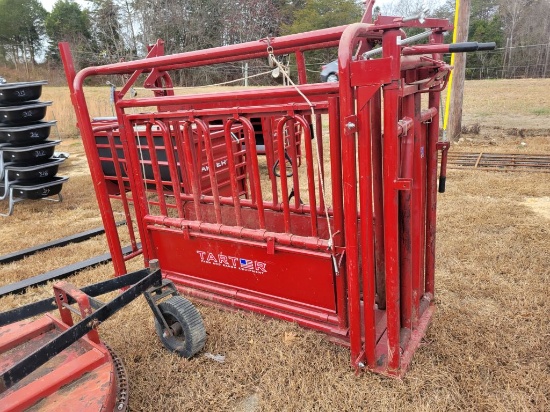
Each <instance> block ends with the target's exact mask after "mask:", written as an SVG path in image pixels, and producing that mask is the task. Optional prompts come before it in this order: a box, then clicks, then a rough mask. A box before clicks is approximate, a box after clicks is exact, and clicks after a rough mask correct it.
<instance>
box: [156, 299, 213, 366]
mask: <svg viewBox="0 0 550 412" xmlns="http://www.w3.org/2000/svg"><path fill="white" fill-rule="evenodd" d="M158 307H159V309H160V312H161V313H162V315H163V316H164V319H165V320H166V323H167V324H168V326H169V327H170V330H171V332H172V335H167V336H165V334H164V331H163V326H162V325H161V324H160V323H159V322H158V321H157V320H156V319H155V329H156V330H157V335H158V336H159V338H160V341H161V342H162V344H163V345H164V347H165V348H166V349H168V350H170V351H172V352H176V353H177V354H179V355H180V356H182V357H184V358H191V357H192V356H193V355H195V354H196V353H197V352H199V351H200V350H201V349H202V348H203V347H204V343H205V342H206V330H205V329H204V323H203V322H202V317H201V315H200V313H199V311H198V310H197V309H196V308H195V306H193V304H192V303H191V302H189V301H188V300H187V299H185V298H183V297H181V296H172V297H171V298H170V299H168V300H166V301H164V302H162V303H161V304H160V305H159V306H158Z"/></svg>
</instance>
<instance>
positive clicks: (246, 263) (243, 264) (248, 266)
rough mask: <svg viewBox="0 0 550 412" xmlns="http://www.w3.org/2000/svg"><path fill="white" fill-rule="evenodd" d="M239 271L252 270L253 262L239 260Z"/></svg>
mask: <svg viewBox="0 0 550 412" xmlns="http://www.w3.org/2000/svg"><path fill="white" fill-rule="evenodd" d="M241 269H246V270H254V262H253V261H252V260H248V259H241Z"/></svg>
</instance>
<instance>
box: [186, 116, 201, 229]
mask: <svg viewBox="0 0 550 412" xmlns="http://www.w3.org/2000/svg"><path fill="white" fill-rule="evenodd" d="M182 126H183V145H184V151H185V163H186V166H187V176H189V178H190V180H191V190H192V192H193V203H194V205H193V206H194V207H195V219H197V220H199V221H200V220H202V214H201V205H200V202H201V183H200V168H198V170H197V165H196V163H198V162H199V161H200V160H197V159H194V157H193V152H194V151H193V149H192V147H191V145H192V144H193V136H192V135H193V129H192V123H191V122H190V121H186V122H184V123H182ZM199 155H200V154H199ZM199 159H200V157H199Z"/></svg>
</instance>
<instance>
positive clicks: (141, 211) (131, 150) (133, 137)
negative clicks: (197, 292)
mask: <svg viewBox="0 0 550 412" xmlns="http://www.w3.org/2000/svg"><path fill="white" fill-rule="evenodd" d="M115 111H116V114H117V119H118V123H119V131H120V142H121V144H122V150H123V153H124V158H125V159H126V168H127V170H128V177H129V179H128V181H129V183H130V190H131V192H132V200H133V203H134V210H135V213H136V222H137V225H138V230H139V235H140V239H141V246H142V250H143V259H144V263H145V266H148V265H149V259H153V258H154V257H156V251H155V250H154V248H153V247H152V244H151V238H150V236H149V235H148V232H147V229H146V227H145V226H146V225H145V223H144V217H145V216H146V215H147V214H148V213H149V205H148V204H147V193H146V190H145V180H144V177H142V176H141V167H140V165H141V163H140V159H139V156H138V149H137V144H138V143H139V139H140V136H139V132H136V133H135V132H134V128H133V125H132V124H131V123H130V120H129V119H128V118H127V117H126V116H125V114H124V111H123V109H121V108H120V107H119V106H117V105H115ZM83 141H84V139H83ZM111 213H112V211H111ZM118 248H120V241H119V243H118ZM109 250H110V251H111V255H112V254H113V252H112V251H113V249H112V248H110V247H109ZM125 273H126V272H123V273H121V275H122V274H125Z"/></svg>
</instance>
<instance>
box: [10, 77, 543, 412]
mask: <svg viewBox="0 0 550 412" xmlns="http://www.w3.org/2000/svg"><path fill="white" fill-rule="evenodd" d="M549 89H550V80H515V81H473V82H467V83H466V93H465V107H464V113H465V121H464V123H465V125H467V126H469V125H473V124H475V123H479V124H480V125H481V129H480V131H479V132H478V133H477V134H468V135H465V136H464V139H463V140H462V141H461V142H460V143H459V144H458V145H454V146H453V148H452V150H459V151H494V152H517V151H518V150H521V151H522V152H524V153H550V132H548V129H547V128H548V127H549V126H547V123H548V122H549V121H550V103H549V100H548V99H549V97H548V93H547V92H546V91H547V90H549ZM518 96H521V98H518ZM44 98H45V99H51V100H54V106H53V111H52V112H50V115H53V114H54V113H55V118H56V119H57V120H58V122H59V131H60V135H61V137H62V138H63V143H62V149H61V150H63V151H67V152H70V153H71V157H70V158H69V159H68V160H67V162H66V163H65V164H64V165H63V166H62V168H61V170H60V174H61V175H68V176H70V181H69V182H68V183H67V184H66V186H65V187H64V189H63V194H64V197H65V201H64V202H63V203H61V204H50V203H46V202H23V203H21V204H17V205H16V209H15V212H14V214H13V216H11V217H9V218H4V219H3V220H2V221H0V225H1V230H2V236H1V237H0V254H3V253H8V252H11V251H15V250H19V249H21V248H24V247H28V246H32V245H35V244H38V243H42V242H45V241H48V240H52V239H56V238H59V237H61V236H65V235H69V234H72V233H76V232H79V231H82V230H86V229H90V228H93V227H97V226H100V225H101V219H100V217H99V211H98V209H97V205H96V202H95V197H94V194H93V188H92V183H91V180H90V176H89V173H88V172H87V165H86V161H85V156H84V153H83V149H82V145H81V141H80V139H78V138H75V136H76V133H77V131H76V128H75V126H74V124H75V119H74V115H73V112H72V107H71V106H70V102H69V100H68V96H67V91H66V89H64V88H46V89H45V92H44ZM89 99H90V102H93V105H95V106H94V109H93V110H94V111H97V113H95V114H96V115H109V114H110V107H109V102H108V88H98V89H94V90H92V91H91V93H90V95H89ZM514 128H515V129H522V130H524V132H523V133H515V134H514V132H513V131H512V129H514ZM521 142H524V143H526V144H525V145H521V144H520V143H521ZM0 206H1V207H6V206H7V205H6V203H5V202H0ZM549 210H550V185H549V183H548V174H545V173H525V172H511V173H499V172H481V171H466V170H462V171H461V170H449V171H448V174H447V192H446V193H445V194H444V195H440V197H439V209H438V234H437V261H436V265H437V269H436V298H437V304H438V310H437V312H436V314H435V317H434V319H433V322H432V325H431V326H430V328H429V331H428V334H427V335H426V337H425V339H424V340H423V344H422V346H421V348H420V349H419V350H418V351H417V353H416V354H415V356H414V359H413V362H412V365H411V367H410V370H409V372H408V373H407V375H406V377H405V378H404V379H403V380H400V381H396V380H390V379H387V378H383V377H380V376H376V375H373V374H369V373H367V374H364V375H360V376H356V375H355V374H354V373H353V371H352V370H351V369H350V367H349V351H348V350H347V349H345V348H342V347H339V346H336V345H334V344H332V343H331V342H329V341H327V340H326V339H325V337H324V336H323V335H321V334H318V333H315V332H311V331H308V330H305V329H301V328H299V327H297V326H296V325H293V324H289V323H285V322H280V321H275V320H271V319H267V318H265V317H262V316H257V315H252V314H247V313H242V312H231V313H228V312H224V311H221V310H219V309H216V308H212V307H207V306H202V305H200V306H199V309H200V311H201V313H202V315H203V318H204V320H205V323H206V328H207V332H208V340H207V343H206V347H205V349H204V351H203V352H202V353H201V354H199V355H198V356H197V357H195V358H194V359H192V360H183V359H181V358H178V357H177V356H175V355H173V354H170V353H168V352H167V351H166V350H164V349H163V347H162V345H161V344H160V342H159V340H158V339H157V337H156V334H155V332H154V327H153V320H152V316H151V314H150V311H149V309H148V308H147V307H146V303H145V301H144V300H143V299H139V300H137V301H135V302H134V303H132V304H131V305H130V306H129V307H128V308H126V309H125V310H123V311H121V312H120V313H119V314H117V315H116V316H115V317H114V318H113V319H111V320H109V321H107V322H106V323H104V324H103V325H102V326H101V328H100V333H101V336H102V338H103V339H104V341H105V342H107V343H108V344H109V345H110V346H111V347H112V348H113V349H114V350H115V351H116V352H117V354H118V355H119V356H120V357H121V358H122V359H123V361H124V363H125V365H126V368H127V371H128V375H129V380H130V385H131V386H130V389H131V393H130V399H131V402H130V406H131V409H132V410H133V411H159V410H171V411H183V410H197V411H220V410H227V411H246V412H253V411H317V410H330V411H357V410H367V409H370V410H383V411H386V410H388V411H401V410H408V411H449V410H469V411H541V412H542V411H548V410H550V380H549V376H550V357H548V341H549V338H550V322H549V314H550V300H549V299H548V296H550V269H549V267H548V256H549V255H550V241H549V240H550V213H549V212H548V211H549ZM106 249H107V247H106V243H105V239H104V238H103V237H98V238H95V239H93V240H90V241H87V242H85V243H82V244H76V245H71V246H68V247H65V248H63V249H60V250H51V251H48V252H44V253H40V254H37V255H35V256H32V257H29V258H26V259H25V260H23V261H20V262H16V263H12V264H7V265H3V266H0V279H2V280H1V281H0V284H1V285H5V284H9V283H11V282H14V281H17V280H20V279H24V278H26V277H28V276H32V275H36V274H40V273H43V272H45V271H47V270H50V269H53V268H57V267H60V266H63V265H67V264H70V263H73V262H76V261H80V260H83V259H85V258H87V257H91V256H95V255H98V254H100V253H104V252H105V251H106ZM135 265H136V267H134V269H137V266H139V263H135ZM111 274H112V269H111V267H110V266H109V265H105V266H100V267H97V268H94V269H90V270H86V271H83V272H82V273H80V274H78V275H76V276H74V277H72V278H71V279H70V280H71V281H72V282H74V283H75V284H76V285H79V286H80V285H86V284H89V283H93V282H96V281H98V280H100V279H107V278H109V277H110V276H111ZM49 296H51V286H46V287H40V288H35V289H33V290H32V291H31V292H30V293H27V294H25V295H19V296H8V297H4V298H1V299H0V309H2V310H5V309H7V308H11V307H14V306H18V305H21V304H24V303H27V302H30V301H34V300H37V299H38V298H43V297H49ZM204 353H211V354H221V355H224V356H225V362H224V363H218V362H215V361H213V360H211V359H209V358H207V357H205V356H204Z"/></svg>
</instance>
